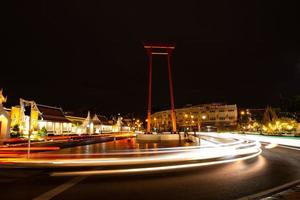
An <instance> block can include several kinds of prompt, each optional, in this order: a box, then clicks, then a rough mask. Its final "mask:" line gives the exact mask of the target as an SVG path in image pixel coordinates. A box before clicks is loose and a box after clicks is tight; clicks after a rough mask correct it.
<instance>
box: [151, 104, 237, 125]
mask: <svg viewBox="0 0 300 200" xmlns="http://www.w3.org/2000/svg"><path fill="white" fill-rule="evenodd" d="M175 113H176V123H177V127H178V130H179V131H189V130H190V131H200V130H201V129H203V128H205V127H209V126H212V127H216V128H219V129H233V128H235V127H236V126H237V121H238V109H237V105H235V104H233V105H226V104H221V103H212V104H203V105H196V106H188V107H184V108H179V109H175ZM171 125H172V124H171V116H170V110H165V111H160V112H156V113H154V114H152V115H151V127H152V128H153V130H154V131H169V130H171Z"/></svg>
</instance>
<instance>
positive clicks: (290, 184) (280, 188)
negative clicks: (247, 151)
mask: <svg viewBox="0 0 300 200" xmlns="http://www.w3.org/2000/svg"><path fill="white" fill-rule="evenodd" d="M299 183H300V179H298V180H295V181H291V182H288V183H286V184H283V185H280V186H277V187H274V188H271V189H268V190H265V191H262V192H259V193H256V194H251V195H248V196H245V197H242V198H239V199H238V200H249V199H259V198H262V197H266V196H268V195H272V194H274V193H277V192H281V191H283V190H285V189H288V188H290V187H293V186H295V185H298V184H299Z"/></svg>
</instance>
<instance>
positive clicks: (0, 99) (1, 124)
mask: <svg viewBox="0 0 300 200" xmlns="http://www.w3.org/2000/svg"><path fill="white" fill-rule="evenodd" d="M2 92H3V90H2V89H1V90H0V142H1V140H2V139H6V138H9V134H10V116H9V113H8V112H7V111H6V110H5V109H4V107H3V103H5V102H6V100H7V98H6V97H4V96H3V93H2Z"/></svg>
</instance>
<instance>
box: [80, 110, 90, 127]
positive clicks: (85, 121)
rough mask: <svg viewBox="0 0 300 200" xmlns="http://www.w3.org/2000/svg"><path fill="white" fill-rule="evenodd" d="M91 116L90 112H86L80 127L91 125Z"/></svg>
mask: <svg viewBox="0 0 300 200" xmlns="http://www.w3.org/2000/svg"><path fill="white" fill-rule="evenodd" d="M91 121H92V120H91V114H90V111H88V114H87V117H86V118H85V120H84V121H83V123H82V125H83V126H84V127H87V126H88V125H89V124H90V123H91Z"/></svg>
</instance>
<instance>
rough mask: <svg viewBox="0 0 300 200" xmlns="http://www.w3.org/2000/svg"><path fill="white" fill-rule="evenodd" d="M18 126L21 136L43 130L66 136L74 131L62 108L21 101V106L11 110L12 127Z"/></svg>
mask: <svg viewBox="0 0 300 200" xmlns="http://www.w3.org/2000/svg"><path fill="white" fill-rule="evenodd" d="M15 125H18V126H19V127H20V132H21V134H24V135H28V133H29V131H32V132H33V133H36V132H38V131H39V130H41V129H42V128H45V129H46V130H47V133H52V134H64V133H70V132H71V131H72V123H71V122H70V121H69V120H68V119H67V118H66V117H65V115H64V112H63V110H62V108H58V107H53V106H47V105H41V104H36V103H35V102H34V101H28V100H24V99H20V105H18V106H13V107H12V109H11V127H14V126H15Z"/></svg>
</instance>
